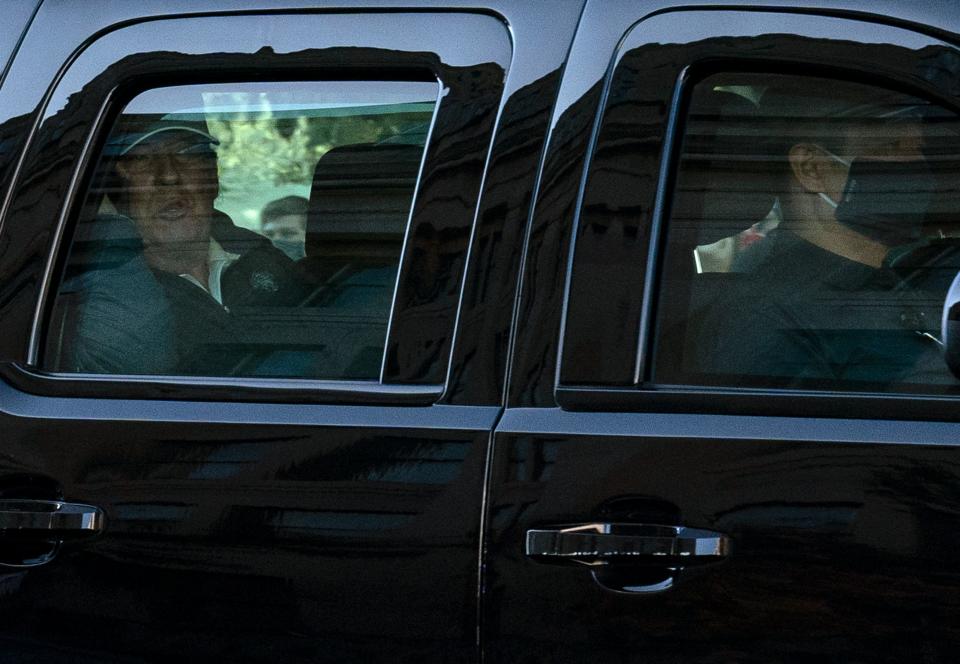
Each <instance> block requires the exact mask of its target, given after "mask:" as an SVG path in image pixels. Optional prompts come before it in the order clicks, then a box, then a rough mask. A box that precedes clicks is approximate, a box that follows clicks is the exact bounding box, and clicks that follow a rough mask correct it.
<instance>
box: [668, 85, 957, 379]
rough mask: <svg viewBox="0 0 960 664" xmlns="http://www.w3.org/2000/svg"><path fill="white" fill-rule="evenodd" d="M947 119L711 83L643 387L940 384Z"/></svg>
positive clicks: (881, 98)
mask: <svg viewBox="0 0 960 664" xmlns="http://www.w3.org/2000/svg"><path fill="white" fill-rule="evenodd" d="M958 183H960V122H958V118H957V116H956V115H955V114H954V113H953V112H951V111H949V110H946V109H944V108H941V107H939V106H937V105H935V104H931V103H928V102H927V101H924V100H922V99H918V98H916V97H914V96H911V95H908V94H902V93H900V92H896V91H894V90H888V89H883V88H879V87H874V86H871V85H864V84H858V83H853V82H846V81H842V80H828V79H822V78H817V77H806V76H787V75H772V74H724V75H717V76H713V77H710V78H706V79H704V80H702V81H701V82H700V83H699V84H698V85H696V86H695V88H694V90H693V92H692V96H691V99H690V103H689V109H688V114H687V118H686V123H685V130H684V140H683V145H682V151H681V154H680V158H679V169H678V173H677V180H676V188H675V192H674V197H673V202H672V211H671V217H670V220H669V223H668V229H667V245H666V255H665V261H664V264H663V274H662V279H661V290H660V297H659V298H658V303H659V304H658V311H657V330H656V335H655V341H654V356H653V360H654V361H653V365H652V379H653V381H655V382H657V383H661V384H706V385H722V386H732V387H781V388H809V389H829V390H836V389H840V390H860V391H908V392H909V391H926V392H945V391H950V390H951V389H953V387H954V386H955V385H957V380H956V379H955V378H954V377H953V376H952V375H951V374H950V372H949V370H948V369H947V368H946V365H945V364H944V362H943V360H942V351H941V345H940V338H939V337H940V329H939V328H940V320H941V310H942V305H943V301H944V297H945V295H946V292H947V290H948V288H949V286H950V283H951V281H952V280H953V278H954V276H955V275H956V274H957V272H958V270H960V196H958Z"/></svg>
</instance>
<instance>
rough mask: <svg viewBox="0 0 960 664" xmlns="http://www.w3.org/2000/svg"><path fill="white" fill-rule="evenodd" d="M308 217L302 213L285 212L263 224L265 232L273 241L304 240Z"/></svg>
mask: <svg viewBox="0 0 960 664" xmlns="http://www.w3.org/2000/svg"><path fill="white" fill-rule="evenodd" d="M306 223H307V222H306V219H305V218H304V215H302V214H284V215H280V216H279V217H274V218H273V219H270V220H269V221H267V222H266V223H264V224H263V234H264V235H266V236H267V238H269V239H270V240H271V241H272V242H300V243H302V242H303V238H304V232H305V227H306Z"/></svg>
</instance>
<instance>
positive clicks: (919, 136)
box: [828, 120, 925, 201]
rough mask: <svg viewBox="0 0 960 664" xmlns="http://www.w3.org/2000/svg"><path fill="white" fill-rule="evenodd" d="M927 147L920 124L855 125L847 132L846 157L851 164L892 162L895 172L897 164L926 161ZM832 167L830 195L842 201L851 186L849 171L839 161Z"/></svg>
mask: <svg viewBox="0 0 960 664" xmlns="http://www.w3.org/2000/svg"><path fill="white" fill-rule="evenodd" d="M923 143H924V138H923V130H922V128H921V126H920V123H919V122H918V121H914V120H903V121H898V122H887V123H869V124H866V123H863V124H854V125H852V126H850V127H848V128H847V131H846V136H845V141H844V150H843V157H844V158H845V159H846V160H847V161H853V160H854V159H861V160H869V161H879V162H891V166H893V167H894V168H895V166H894V164H895V163H896V162H919V161H924V160H925V157H924V154H923ZM831 165H832V167H833V169H832V170H833V171H834V172H833V174H832V177H829V183H828V186H829V192H828V193H829V194H830V195H831V197H832V198H833V199H834V200H837V201H839V200H840V198H841V196H842V195H843V191H844V188H845V187H846V184H847V177H848V174H849V168H848V167H847V166H845V165H843V164H840V163H839V162H836V161H834V162H833V163H832V164H831Z"/></svg>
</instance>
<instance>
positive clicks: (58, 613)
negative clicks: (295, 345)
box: [0, 0, 582, 662]
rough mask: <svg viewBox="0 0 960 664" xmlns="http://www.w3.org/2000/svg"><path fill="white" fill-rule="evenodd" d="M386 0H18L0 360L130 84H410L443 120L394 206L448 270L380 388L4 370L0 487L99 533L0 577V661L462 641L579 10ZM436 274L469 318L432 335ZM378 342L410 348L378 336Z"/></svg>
mask: <svg viewBox="0 0 960 664" xmlns="http://www.w3.org/2000/svg"><path fill="white" fill-rule="evenodd" d="M318 5H319V6H318ZM408 5H409V3H403V2H392V1H387V2H362V1H361V2H339V3H338V2H328V3H317V2H315V1H309V2H307V1H300V0H293V1H290V2H282V1H275V2H274V1H270V0H263V1H256V0H252V1H247V0H242V1H240V2H235V1H232V2H220V1H208V0H201V1H200V2H192V1H191V2H186V1H179V0H174V1H168V2H161V1H154V2H143V3H85V4H84V5H83V11H82V12H79V11H78V5H77V3H71V2H63V1H58V0H48V1H47V2H45V3H44V5H43V7H42V8H41V10H40V12H39V13H38V15H37V17H36V20H35V22H34V24H33V26H32V28H31V30H30V31H29V33H28V34H27V36H26V39H25V41H24V44H23V47H22V49H21V51H20V55H19V57H18V58H17V59H16V60H15V61H14V64H13V67H12V68H11V73H10V76H9V78H8V81H7V83H6V84H5V85H4V87H3V88H2V89H0V136H2V137H3V139H4V141H5V142H3V143H2V144H3V145H4V150H3V152H2V154H0V192H2V193H3V195H4V204H3V212H4V217H3V219H4V223H3V227H2V229H0V238H2V242H0V271H2V272H3V273H4V276H3V278H2V282H3V285H0V291H2V294H0V309H3V311H4V314H3V316H2V320H3V328H4V330H9V334H5V335H4V339H3V341H2V342H0V346H2V347H3V350H2V353H0V355H2V357H3V358H4V359H7V360H18V361H20V362H26V363H27V364H28V365H29V364H31V363H32V362H33V361H35V360H36V359H37V358H36V357H32V356H31V354H30V353H28V352H27V349H28V347H29V346H30V344H29V341H30V339H29V337H30V334H31V322H30V320H29V319H30V318H32V317H33V313H31V309H35V307H36V304H37V300H38V297H39V295H40V294H41V289H43V288H46V289H48V292H49V289H50V288H55V282H54V281H53V279H55V277H56V271H57V270H56V268H57V265H56V262H53V263H51V264H50V265H51V268H52V269H50V270H49V274H47V273H46V270H47V266H46V263H47V262H48V261H47V258H48V256H49V255H50V250H51V247H53V246H55V245H56V243H57V233H58V232H59V222H60V220H61V219H62V220H63V222H64V232H65V233H66V234H67V235H68V234H69V222H70V215H69V206H70V199H71V198H72V197H73V196H74V195H75V192H76V191H77V189H76V187H78V186H80V185H82V182H81V181H79V180H78V179H77V178H76V175H77V173H80V172H81V171H82V167H83V162H84V160H85V159H86V158H87V155H89V154H90V153H91V150H95V148H96V141H97V127H98V126H99V124H101V123H103V122H104V121H106V120H107V119H108V116H109V109H110V108H112V102H114V101H116V100H118V99H121V98H122V97H123V95H124V94H125V93H128V92H129V91H131V90H134V89H136V88H137V87H138V86H142V85H151V84H157V83H162V82H166V81H171V80H174V81H181V80H184V79H185V78H189V79H190V80H196V79H197V78H209V77H210V76H216V77H220V78H223V77H226V78H242V77H244V76H255V77H260V76H270V77H280V78H283V77H298V76H303V75H304V72H305V71H309V72H310V77H322V76H323V75H335V76H340V77H343V76H361V77H374V74H375V75H376V77H380V78H382V77H388V78H389V77H394V78H409V77H411V76H413V77H415V78H423V77H427V78H429V77H431V76H437V77H438V78H440V79H441V80H442V81H443V83H444V86H445V88H446V89H445V96H444V102H443V103H444V105H445V108H446V110H444V109H443V108H442V109H441V117H440V118H439V119H438V122H437V124H436V125H435V126H434V130H433V135H432V137H431V141H430V146H429V147H428V150H429V151H430V154H428V158H427V164H428V168H427V170H426V171H425V180H424V181H423V182H422V183H421V188H420V192H419V194H418V199H417V201H418V202H417V204H416V212H415V214H414V223H415V224H417V223H425V224H432V225H434V226H435V228H440V227H443V228H448V229H449V230H450V231H451V232H449V233H448V234H447V235H448V238H449V240H450V247H449V253H450V254H451V260H450V269H449V270H448V272H447V274H446V281H445V285H444V287H443V288H442V289H439V291H438V292H439V295H438V296H437V297H436V298H433V299H432V300H430V301H429V302H419V303H417V304H416V306H413V305H411V306H405V304H404V295H403V289H402V287H401V293H400V298H399V304H398V310H397V316H396V317H395V318H394V321H393V328H392V330H391V340H392V341H391V344H392V345H391V351H390V352H391V357H392V358H394V359H391V360H390V362H388V369H389V371H388V373H387V375H385V376H384V382H383V384H380V385H378V384H376V383H372V384H369V385H364V384H349V383H346V384H343V383H341V384H328V383H320V382H297V381H286V382H284V381H232V380H219V381H201V380H187V379H184V380H177V379H171V380H167V381H150V380H139V379H138V380H129V381H117V380H110V379H106V380H105V379H103V378H100V379H98V380H91V379H90V378H89V377H86V378H85V377H76V376H74V377H56V376H50V375H45V374H43V373H42V372H39V371H37V370H35V368H33V367H31V366H22V367H21V366H16V365H13V364H6V365H5V366H4V367H3V368H2V374H3V377H4V382H3V383H0V429H2V430H3V431H4V432H5V433H4V437H3V441H2V443H0V454H2V457H0V494H2V495H3V496H5V497H16V496H18V495H23V494H25V493H29V494H30V495H34V494H36V495H37V497H41V498H52V497H56V496H59V495H62V496H64V497H69V499H71V500H75V501H80V502H89V503H93V504H96V505H99V506H101V507H103V508H104V510H105V511H106V513H107V517H108V529H107V533H106V535H105V536H103V537H102V538H100V539H98V540H96V541H94V542H91V543H88V544H87V545H85V546H82V547H81V546H64V547H63V548H62V550H61V551H60V552H59V554H58V556H57V558H56V560H54V561H53V562H52V563H51V564H49V565H47V566H45V567H42V568H39V569H35V570H33V571H31V572H29V573H24V572H21V571H10V572H9V573H8V574H5V575H4V576H3V578H2V581H0V595H2V597H3V602H2V603H0V615H2V617H3V621H2V622H3V627H0V644H2V647H3V652H4V653H5V655H9V656H11V657H18V658H20V659H31V660H32V661H61V660H62V659H64V658H66V659H69V660H71V661H97V662H102V661H171V660H181V659H200V658H203V659H205V660H207V661H338V662H342V661H364V662H367V661H370V662H373V661H450V662H462V661H476V659H477V658H478V652H479V651H478V633H477V625H478V606H479V605H478V595H477V593H478V569H479V559H478V552H479V550H480V532H481V523H480V520H481V516H482V509H481V506H482V502H483V483H484V478H485V472H486V462H487V451H488V447H489V441H490V435H491V432H492V430H493V428H494V426H495V423H496V420H497V418H498V416H499V413H500V411H501V408H500V404H501V402H502V391H503V385H504V376H505V374H506V363H507V353H506V345H507V342H508V340H509V329H510V324H511V319H512V315H513V295H514V293H515V289H516V286H517V274H518V269H519V265H520V256H521V246H522V245H520V244H518V242H516V241H515V240H514V239H513V238H516V237H517V236H519V235H522V232H523V225H524V223H525V220H526V217H527V208H528V207H529V201H530V200H532V192H533V189H534V185H535V176H536V173H537V167H538V164H539V159H540V157H541V153H542V147H543V145H544V143H545V136H546V131H547V125H548V120H549V111H550V108H551V107H552V104H553V99H554V98H555V92H556V87H557V85H558V84H559V72H560V69H561V67H562V65H563V62H564V58H565V56H566V53H567V49H568V47H569V44H570V41H571V39H572V37H573V33H574V30H575V27H576V23H577V20H578V18H579V14H580V9H581V6H582V2H581V1H580V0H570V1H569V2H566V1H565V2H558V3H554V5H553V10H552V11H551V13H550V15H544V14H543V13H542V11H540V10H538V8H536V7H533V6H515V5H511V4H509V3H506V2H498V1H494V2H491V3H487V4H484V5H483V6H477V5H476V4H475V3H471V2H462V1H457V0H455V1H453V2H426V3H420V4H419V5H418V8H417V10H415V11H414V10H411V9H410V8H409V6H408ZM431 12H432V13H431ZM227 28H230V29H227ZM26 54H29V56H28V55H26ZM38 82H39V83H38ZM48 95H50V96H49V98H48ZM105 100H106V101H107V102H108V103H106V104H105V103H104V102H105ZM495 128H497V131H498V133H497V134H496V136H497V137H499V138H497V139H494V136H495V134H494V129H495ZM518 136H522V140H518V139H517V137H518ZM28 143H29V146H30V148H29V149H30V152H29V154H26V156H25V157H24V155H25V153H24V149H25V146H26V145H27V144H28ZM21 158H23V162H22V163H20V160H21ZM14 177H16V181H17V185H16V187H15V188H11V182H12V181H13V180H14ZM481 187H482V188H483V191H484V199H483V201H484V202H483V204H481V205H480V206H478V204H477V203H478V195H479V193H480V191H481ZM517 205H521V206H522V207H523V209H517V208H516V206H517ZM475 218H477V219H482V220H483V221H482V223H481V224H479V225H478V226H477V228H478V230H474V229H473V226H474V220H475ZM65 237H66V235H65ZM504 238H506V241H504ZM468 249H469V254H468ZM505 258H506V260H505ZM404 270H408V267H407V266H405V267H404ZM465 270H466V272H467V277H466V281H464V277H463V273H464V271H465ZM461 292H463V293H465V294H466V295H465V296H464V299H465V300H466V299H469V302H470V304H469V307H470V313H469V314H464V315H462V316H461V318H460V319H458V320H459V326H458V327H456V328H455V326H454V322H455V316H457V315H458V303H459V301H460V299H461ZM31 301H32V302H31ZM404 311H406V313H404ZM481 326H482V327H484V328H487V327H489V329H491V330H497V333H495V334H490V333H488V332H487V330H486V329H482V330H481V329H478V328H480V327H481ZM455 329H457V330H458V333H457V337H456V339H454V337H453V332H454V330H455ZM430 335H433V336H432V337H431V336H430ZM404 339H416V341H417V344H418V345H416V346H415V347H411V349H410V350H407V351H405V350H404V347H403V343H404ZM424 339H432V340H433V341H432V346H431V347H430V348H428V349H427V352H424V350H423V346H422V345H420V342H422V341H423V340H424ZM36 341H37V339H34V342H35V343H34V344H33V345H34V347H36V346H37V345H38V344H36ZM451 355H452V356H453V358H455V360H454V361H455V363H456V364H455V366H456V369H455V370H453V371H450V372H448V369H447V365H448V363H449V358H450V357H451ZM418 358H420V359H418ZM448 373H449V374H451V375H450V376H448ZM448 382H449V384H450V385H451V386H452V387H451V388H450V389H446V383H448ZM444 394H445V396H444V397H443V399H442V400H443V401H444V402H445V404H444V405H431V404H434V403H436V402H437V401H438V400H441V395H444ZM344 404H348V405H344ZM2 546H5V547H6V548H4V549H3V551H5V552H6V553H8V554H11V555H12V554H15V553H16V552H15V551H14V550H13V549H11V547H10V545H9V544H6V545H2ZM0 560H2V559H0Z"/></svg>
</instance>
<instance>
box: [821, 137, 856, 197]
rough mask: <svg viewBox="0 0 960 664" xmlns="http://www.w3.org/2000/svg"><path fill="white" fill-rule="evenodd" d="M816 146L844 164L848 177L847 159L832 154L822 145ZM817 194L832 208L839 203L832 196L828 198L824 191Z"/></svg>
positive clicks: (848, 166) (848, 165)
mask: <svg viewBox="0 0 960 664" xmlns="http://www.w3.org/2000/svg"><path fill="white" fill-rule="evenodd" d="M817 147H819V148H820V150H821V152H824V153H826V155H827V156H828V157H830V158H831V159H833V160H834V161H838V162H840V163H841V164H843V165H844V166H846V167H847V177H848V178H849V177H850V162H849V161H847V160H846V159H844V158H843V157H838V156H837V155H835V154H833V153H832V152H830V150H828V149H826V148H824V147H822V146H817ZM817 196H819V197H820V198H822V199H823V200H825V201H826V202H827V205H829V206H830V207H832V208H833V209H834V210H836V209H837V207H839V205H840V204H839V203H837V202H836V201H835V200H833V199H832V198H830V197H829V196H827V195H826V194H825V193H823V192H822V191H819V192H817Z"/></svg>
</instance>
